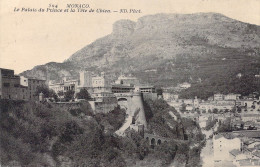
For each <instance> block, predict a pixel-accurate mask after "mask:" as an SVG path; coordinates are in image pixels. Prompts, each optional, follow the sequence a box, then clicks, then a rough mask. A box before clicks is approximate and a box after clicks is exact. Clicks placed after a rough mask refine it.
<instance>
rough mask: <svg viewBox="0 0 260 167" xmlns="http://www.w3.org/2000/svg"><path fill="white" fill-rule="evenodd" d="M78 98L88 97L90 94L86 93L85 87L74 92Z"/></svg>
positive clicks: (87, 98)
mask: <svg viewBox="0 0 260 167" xmlns="http://www.w3.org/2000/svg"><path fill="white" fill-rule="evenodd" d="M76 97H77V98H78V99H86V100H89V99H90V94H89V93H88V91H87V89H80V91H79V92H78V93H77V94H76Z"/></svg>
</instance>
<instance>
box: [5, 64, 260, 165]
mask: <svg viewBox="0 0 260 167" xmlns="http://www.w3.org/2000/svg"><path fill="white" fill-rule="evenodd" d="M79 76H80V77H79V79H72V78H69V77H64V78H63V79H62V80H61V81H60V82H57V81H51V80H48V79H47V80H39V79H36V78H26V77H24V76H18V75H14V71H13V70H8V69H1V77H0V78H1V80H0V81H1V86H2V87H1V92H0V93H1V99H12V100H27V101H28V100H36V101H40V102H44V101H47V102H49V103H50V102H51V103H57V104H66V103H71V104H74V103H75V104H77V103H80V102H81V101H82V100H83V101H84V100H88V102H89V104H90V106H91V108H92V110H93V111H94V112H95V113H109V112H110V111H112V110H114V109H115V108H116V107H117V106H118V105H119V106H120V107H121V108H123V109H125V110H126V114H127V116H126V118H125V122H124V124H123V125H122V126H121V128H119V129H118V130H117V131H116V132H115V133H116V134H117V135H119V136H127V135H128V131H129V130H134V131H136V132H138V133H141V134H142V136H143V137H144V138H147V140H149V143H150V145H151V146H152V147H155V146H156V145H159V144H160V143H161V142H163V141H168V140H169V139H167V138H165V137H163V136H161V137H160V135H155V134H152V133H150V134H149V133H147V132H146V131H147V122H146V121H147V119H146V118H145V111H144V110H145V109H144V104H143V103H144V101H146V100H148V99H150V100H156V99H163V100H165V101H166V102H167V103H168V104H169V105H170V106H172V107H174V108H175V109H176V111H177V113H178V114H179V115H180V116H181V117H182V118H187V119H191V120H193V121H195V122H197V123H198V124H199V125H200V128H201V129H202V130H203V133H204V134H206V137H207V140H206V146H205V149H209V148H208V147H212V148H213V150H214V152H213V155H214V156H213V157H214V158H213V159H214V164H215V165H220V166H221V165H223V163H224V164H229V165H235V166H246V165H248V166H250V165H252V166H253V165H259V164H260V154H259V146H260V139H259V138H260V131H259V129H260V97H259V93H258V92H253V93H252V94H250V95H249V96H241V95H240V94H232V93H231V94H226V95H224V94H221V93H218V94H214V96H213V97H209V98H208V100H202V99H198V98H197V97H194V98H191V99H180V98H179V95H178V94H177V93H173V92H172V91H169V89H167V88H162V91H161V93H160V91H158V90H157V89H156V88H155V87H154V86H153V85H150V84H142V83H140V81H139V80H138V79H137V78H136V77H134V76H124V75H121V76H119V77H118V79H117V80H115V81H114V82H113V81H112V80H111V78H109V77H108V76H106V74H105V73H104V72H101V74H100V75H98V74H95V73H93V72H90V71H82V72H80V74H79ZM41 87H48V88H49V89H50V90H51V91H52V92H53V94H56V96H57V97H56V98H54V96H53V95H48V97H47V96H46V95H45V94H44V93H43V92H39V88H41ZM178 87H179V89H187V88H189V87H190V84H189V83H186V82H185V83H182V84H179V86H178ZM84 90H85V91H86V92H87V96H85V97H83V98H82V97H79V96H78V94H80V92H81V93H82V91H84ZM67 94H70V95H71V96H70V98H69V99H66V96H67ZM143 100H144V101H143ZM177 113H175V114H173V113H172V112H171V111H170V115H169V116H171V117H172V118H173V119H174V120H176V121H177V120H178V119H179V118H178V117H179V116H178V114H177ZM202 152H203V150H202ZM227 157H228V158H227Z"/></svg>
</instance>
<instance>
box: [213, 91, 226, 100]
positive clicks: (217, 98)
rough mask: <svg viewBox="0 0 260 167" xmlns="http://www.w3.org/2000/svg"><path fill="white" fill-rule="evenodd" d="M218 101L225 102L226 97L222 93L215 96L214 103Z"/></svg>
mask: <svg viewBox="0 0 260 167" xmlns="http://www.w3.org/2000/svg"><path fill="white" fill-rule="evenodd" d="M217 100H224V95H223V94H220V93H217V94H214V101H217Z"/></svg>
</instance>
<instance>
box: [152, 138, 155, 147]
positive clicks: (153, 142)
mask: <svg viewBox="0 0 260 167" xmlns="http://www.w3.org/2000/svg"><path fill="white" fill-rule="evenodd" d="M154 146H155V139H154V138H152V140H151V147H152V148H154Z"/></svg>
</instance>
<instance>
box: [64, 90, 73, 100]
mask: <svg viewBox="0 0 260 167" xmlns="http://www.w3.org/2000/svg"><path fill="white" fill-rule="evenodd" d="M74 94H75V92H74V91H73V90H68V91H67V92H65V93H64V96H65V100H66V101H70V100H72V99H73V97H74Z"/></svg>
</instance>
